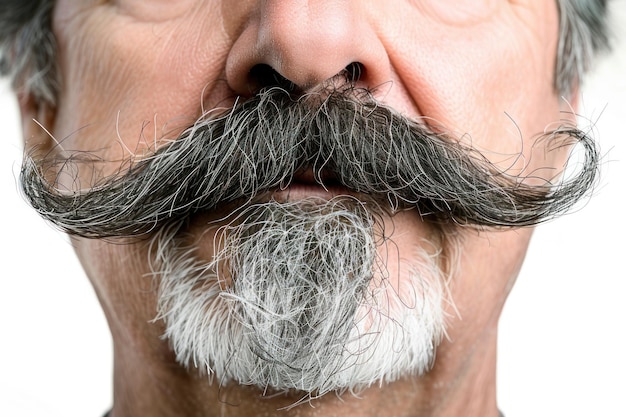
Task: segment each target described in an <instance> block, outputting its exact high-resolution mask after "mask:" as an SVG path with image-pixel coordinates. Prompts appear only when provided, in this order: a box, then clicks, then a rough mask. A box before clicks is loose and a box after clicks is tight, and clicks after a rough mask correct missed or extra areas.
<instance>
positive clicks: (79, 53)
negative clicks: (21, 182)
mask: <svg viewBox="0 0 626 417" xmlns="http://www.w3.org/2000/svg"><path fill="white" fill-rule="evenodd" d="M118 12H119V10H117V9H115V8H113V7H104V6H102V7H100V8H95V7H94V10H92V11H91V12H90V13H89V14H88V15H85V16H82V17H81V18H77V19H74V20H71V21H69V22H65V25H64V26H63V28H62V29H61V30H57V32H58V37H59V55H60V66H61V72H62V74H63V89H62V92H61V97H60V100H59V102H60V103H62V106H61V107H60V108H59V111H58V114H57V120H56V123H55V135H56V136H57V137H61V138H63V139H64V149H68V150H80V151H87V152H92V153H95V154H96V156H97V157H98V158H100V159H103V160H110V161H120V160H123V159H125V158H126V159H127V158H129V157H130V156H133V155H141V154H142V152H143V151H145V150H148V151H150V150H152V149H154V147H155V146H156V144H157V141H159V140H161V139H163V138H164V137H166V138H168V139H171V138H174V137H176V136H177V135H178V133H180V131H182V130H183V129H184V128H186V127H188V126H189V125H190V124H192V123H193V122H194V121H195V119H196V117H197V116H198V115H199V113H200V112H201V110H202V104H203V94H204V95H207V96H208V95H212V96H214V95H215V91H220V94H221V95H222V96H224V95H225V93H223V92H222V91H223V90H224V85H223V84H221V83H220V82H219V81H216V80H219V79H220V78H223V77H221V74H222V68H223V66H224V60H225V56H226V54H227V50H228V47H229V46H228V42H227V39H226V36H225V35H224V32H222V31H216V30H208V28H207V27H208V26H210V25H212V24H214V23H215V22H214V20H216V19H219V16H218V15H217V14H209V15H207V14H203V15H200V16H197V15H194V14H191V13H190V14H188V15H185V16H183V17H181V18H179V19H172V20H167V21H165V22H162V23H159V22H156V23H155V22H151V23H147V22H141V21H137V20H133V19H132V18H130V17H128V16H126V15H120V14H119V13H118ZM200 34H202V36H200ZM129 40H132V41H129ZM117 168H119V166H117V167H113V166H111V167H110V168H105V169H104V171H109V173H110V172H115V170H116V169H117Z"/></svg>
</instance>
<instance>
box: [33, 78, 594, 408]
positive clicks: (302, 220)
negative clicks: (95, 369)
mask: <svg viewBox="0 0 626 417" xmlns="http://www.w3.org/2000/svg"><path fill="white" fill-rule="evenodd" d="M545 139H546V140H550V144H551V145H552V146H554V147H556V148H558V147H559V146H562V145H567V144H571V143H579V144H581V145H582V147H583V149H584V150H585V159H584V163H583V167H582V169H580V171H579V172H578V173H577V175H575V176H573V177H571V178H569V179H568V180H567V181H563V182H557V183H556V184H553V183H552V182H551V181H550V179H546V182H545V184H540V185H530V184H527V183H526V182H525V179H524V178H521V177H519V176H510V175H508V174H507V173H506V172H502V171H501V170H500V169H498V168H497V167H496V166H495V165H493V164H491V163H490V162H489V161H488V160H487V159H486V158H485V157H483V156H482V155H481V154H480V153H478V152H477V151H475V150H473V149H470V148H468V147H467V146H465V145H463V144H461V143H459V142H458V141H455V140H453V139H451V138H447V137H445V136H444V135H442V134H440V133H435V132H433V131H432V130H430V129H428V128H426V127H425V126H423V125H421V124H419V123H416V122H414V121H411V120H408V119H407V118H405V117H403V116H401V115H399V114H398V113H397V112H395V111H394V110H392V109H390V108H388V107H385V106H383V105H381V104H379V103H377V102H376V101H375V100H374V99H373V98H372V97H371V96H370V95H369V94H367V93H366V92H362V91H361V92H359V91H356V90H353V89H343V90H339V89H338V90H333V91H324V92H323V93H312V94H307V95H305V96H302V97H299V98H294V97H293V96H292V95H290V94H289V93H287V92H286V91H284V90H281V89H278V88H271V89H267V90H264V91H262V92H261V93H260V94H258V95H257V96H256V97H254V98H252V99H251V100H248V101H245V102H242V103H238V104H237V105H235V106H234V107H233V109H232V110H231V111H229V112H228V113H226V114H224V115H222V116H218V117H214V116H206V117H203V118H201V119H200V120H199V121H198V122H197V123H196V124H195V125H194V126H192V127H191V128H189V129H188V130H186V131H185V132H184V133H183V134H182V135H181V137H180V138H178V139H177V140H175V141H173V142H172V143H171V144H170V145H168V146H166V147H163V148H161V149H159V150H158V151H156V153H155V154H154V155H152V156H150V157H147V158H144V159H142V160H139V161H136V162H135V163H134V164H133V166H132V167H131V168H130V170H129V171H128V172H127V173H125V174H124V175H123V176H119V177H114V178H110V179H107V180H103V181H100V182H99V183H98V185H97V186H95V187H91V189H89V190H86V191H79V192H74V193H67V192H60V191H59V190H57V189H56V188H55V187H54V184H49V183H47V182H46V180H45V168H44V167H45V166H47V167H48V168H49V167H50V161H35V160H32V159H26V161H25V164H24V167H23V171H22V185H23V189H24V193H25V195H26V196H27V198H28V199H29V201H30V202H31V204H32V205H33V206H34V207H35V208H36V209H37V210H38V211H39V212H40V213H41V214H42V216H44V217H45V218H47V219H48V220H50V221H52V222H53V223H54V224H55V225H57V226H58V227H60V228H61V229H63V230H65V231H66V232H68V233H70V234H74V235H77V236H81V237H86V238H105V237H129V236H145V235H148V236H151V237H152V238H153V244H154V251H153V253H155V257H156V259H155V261H156V262H154V265H155V273H156V274H157V275H158V276H159V278H160V289H159V318H161V319H163V320H164V322H165V324H166V329H167V330H166V337H167V338H168V339H169V340H170V342H171V343H172V347H173V349H174V351H175V353H176V355H177V358H178V360H179V361H180V363H182V364H184V365H186V366H189V367H198V368H200V369H201V370H205V371H206V372H207V373H209V374H210V375H212V376H214V377H216V378H217V379H218V381H219V382H220V383H222V384H227V383H229V382H230V381H234V382H236V383H239V384H247V385H255V386H258V387H260V388H262V389H272V390H283V391H284V390H298V391H303V392H305V393H307V394H308V395H309V396H316V395H323V394H325V393H327V392H329V391H343V390H350V391H355V390H359V389H360V388H363V387H367V386H370V385H372V384H375V383H384V382H389V381H394V380H396V379H398V378H401V377H402V376H407V375H421V374H423V373H424V372H426V371H427V370H428V369H429V367H430V366H431V365H432V363H433V359H434V355H435V348H436V346H437V344H438V343H439V341H440V339H441V336H442V334H443V333H444V330H445V327H444V307H443V305H444V303H445V296H444V294H445V291H444V287H445V282H446V280H447V279H449V276H450V274H449V268H447V267H446V265H444V264H445V262H443V261H442V260H441V258H440V257H439V256H436V255H434V254H436V253H437V251H438V250H440V249H442V247H441V246H440V243H441V242H431V243H430V245H431V246H432V247H434V248H435V249H434V250H431V251H428V250H425V249H424V248H425V247H428V245H425V246H424V248H416V249H415V253H414V254H412V255H414V256H411V260H410V262H412V264H411V265H410V269H411V270H412V273H411V274H408V275H409V276H402V277H391V276H390V273H389V271H388V270H387V268H386V262H385V260H384V259H381V258H380V257H378V255H377V254H379V253H380V252H381V250H385V249H384V247H385V245H386V244H387V243H388V241H387V236H385V233H384V227H383V226H382V225H383V222H382V221H380V220H379V219H380V218H381V217H385V216H387V217H389V216H390V215H393V214H394V213H396V212H397V211H398V210H409V209H410V210H414V212H415V213H416V214H417V215H419V216H421V217H422V218H423V219H424V220H426V221H428V223H429V224H435V225H444V224H454V225H463V226H469V227H494V228H501V227H521V226H528V225H534V224H537V223H539V222H542V221H545V220H547V219H550V218H552V217H554V216H557V215H559V214H560V213H563V212H565V211H566V210H568V209H569V208H570V207H571V206H572V205H573V204H575V203H576V202H577V201H579V200H580V198H582V197H583V196H584V195H585V194H586V193H587V192H588V191H589V190H590V189H591V188H592V186H593V184H594V182H595V178H596V173H597V167H598V164H599V162H598V161H599V156H598V152H597V150H596V148H595V145H594V143H593V141H592V140H591V139H590V138H589V137H587V136H586V135H585V134H584V133H583V132H581V131H578V130H576V129H574V128H569V127H567V128H562V129H558V130H556V131H554V132H551V133H550V134H549V135H547V137H546V138H545ZM68 162H69V163H71V162H72V161H67V160H64V161H62V163H63V164H68ZM73 162H75V163H89V161H87V162H86V161H81V160H75V161H73ZM305 170H311V171H312V172H313V173H314V176H315V178H316V180H317V181H318V182H319V183H320V184H321V185H322V186H326V185H333V184H339V185H341V186H343V187H345V188H346V189H348V190H350V193H351V194H352V195H353V196H352V197H344V198H339V199H332V200H330V201H323V202H320V201H311V200H304V201H301V202H297V203H279V202H277V201H272V200H271V197H270V196H271V194H272V192H273V191H275V190H281V189H284V188H286V187H288V186H289V184H291V183H292V182H293V181H294V178H296V179H297V177H298V175H299V174H300V173H302V172H303V171H305ZM355 196H359V197H358V199H356V197H355ZM233 205H234V206H236V207H240V208H239V209H237V210H235V211H234V213H233V214H232V216H231V218H230V219H228V220H227V226H226V227H224V228H222V229H220V231H219V233H218V234H217V236H218V238H216V239H217V240H216V241H217V242H218V244H217V245H216V246H217V247H218V249H217V250H216V253H215V254H214V256H213V257H212V258H211V259H204V258H202V257H201V256H199V255H198V253H197V248H195V247H194V246H190V245H189V244H187V242H185V239H183V238H182V237H181V236H182V235H183V234H182V233H181V231H183V230H184V229H185V227H186V225H187V224H188V222H189V221H190V219H193V218H195V217H196V216H198V215H201V214H202V213H207V212H212V211H215V210H218V209H221V208H223V207H226V206H229V207H230V206H233ZM377 219H378V220H377ZM207 227H208V226H207ZM376 236H378V238H376ZM392 282H401V283H402V284H403V286H404V287H405V288H406V289H408V290H406V289H400V288H398V285H393V284H392ZM407 294H408V295H407Z"/></svg>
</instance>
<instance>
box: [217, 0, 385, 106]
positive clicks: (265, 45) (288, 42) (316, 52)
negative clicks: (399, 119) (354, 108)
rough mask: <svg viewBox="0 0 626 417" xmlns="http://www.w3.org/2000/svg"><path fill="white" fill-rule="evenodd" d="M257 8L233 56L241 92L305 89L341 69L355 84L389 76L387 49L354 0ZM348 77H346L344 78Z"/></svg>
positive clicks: (230, 75)
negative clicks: (277, 88)
mask: <svg viewBox="0 0 626 417" xmlns="http://www.w3.org/2000/svg"><path fill="white" fill-rule="evenodd" d="M259 3H261V5H260V6H258V8H259V10H257V11H256V13H251V16H252V17H251V18H250V20H249V21H248V22H247V25H246V26H245V27H244V29H243V31H242V32H241V34H240V35H239V37H238V38H237V39H236V41H235V43H234V45H233V47H232V49H231V51H230V53H229V56H228V60H227V64H226V78H227V80H228V83H229V85H230V87H231V88H232V89H233V90H234V91H236V92H237V93H239V94H242V95H249V94H253V93H255V92H256V91H258V90H259V89H260V88H263V87H266V86H279V87H282V88H285V89H286V90H288V91H291V92H305V91H307V90H311V89H313V88H315V87H316V86H319V85H321V84H324V83H326V82H328V81H329V80H332V79H335V78H336V77H337V76H338V75H339V76H341V78H343V79H344V80H345V81H347V82H350V83H352V84H355V85H356V84H357V83H359V84H360V85H361V86H371V85H373V84H374V83H375V82H376V81H375V80H376V79H377V78H379V79H380V82H381V83H382V82H383V81H387V80H385V75H384V74H385V73H386V72H387V69H386V64H387V60H386V54H385V51H384V48H383V46H382V45H381V43H380V41H379V39H378V38H377V37H376V35H375V33H374V31H373V29H372V28H371V27H370V26H369V25H368V24H367V20H366V19H364V18H362V16H361V15H360V13H359V8H358V7H356V6H354V5H353V4H356V5H358V3H353V2H351V1H349V0H348V1H335V0H325V1H302V0H290V1H280V0H266V1H264V2H259ZM344 80H342V81H344Z"/></svg>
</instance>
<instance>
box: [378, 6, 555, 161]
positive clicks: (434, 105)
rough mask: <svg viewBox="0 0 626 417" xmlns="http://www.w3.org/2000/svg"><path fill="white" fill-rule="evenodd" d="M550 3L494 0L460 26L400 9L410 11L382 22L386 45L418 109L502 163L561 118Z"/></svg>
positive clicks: (434, 123) (527, 147)
mask: <svg viewBox="0 0 626 417" xmlns="http://www.w3.org/2000/svg"><path fill="white" fill-rule="evenodd" d="M427 3H428V4H431V3H429V2H427ZM487 3H489V2H487ZM545 3H546V4H548V3H549V2H545ZM481 4H482V3H481ZM553 6H554V5H551V6H550V7H548V6H546V5H544V6H542V7H537V8H536V10H533V12H532V13H530V12H520V11H518V10H517V9H515V8H514V7H512V6H510V5H508V4H506V5H502V4H501V5H500V6H499V7H497V8H496V10H491V11H490V13H488V14H486V15H485V16H483V17H482V18H481V19H483V20H480V21H478V22H474V21H472V22H470V23H468V24H467V25H465V26H460V27H458V26H454V25H450V24H448V23H446V21H442V19H441V18H440V19H439V20H437V19H432V18H431V19H427V18H425V17H424V14H423V13H416V11H415V10H413V9H407V10H404V14H405V15H407V16H411V17H412V18H411V19H406V20H403V21H399V20H398V19H397V18H396V19H395V21H397V22H400V23H398V24H397V25H396V27H395V28H388V30H387V33H388V34H390V35H389V36H388V38H387V39H386V47H387V49H388V51H389V54H390V58H391V60H392V63H393V65H394V67H395V69H396V71H397V73H398V76H399V78H400V82H401V86H402V87H403V88H404V89H406V91H408V92H409V95H410V96H411V97H412V98H413V101H414V103H415V107H416V111H417V112H418V114H419V116H423V117H425V120H426V122H427V123H429V124H431V125H432V126H433V128H436V129H437V128H438V129H443V130H444V131H446V132H450V133H452V134H453V135H455V136H457V137H459V138H462V139H463V140H467V141H468V142H470V141H471V144H472V145H473V146H475V147H476V148H478V149H479V150H481V151H484V152H486V155H487V156H488V157H490V159H492V160H493V162H496V163H499V162H501V164H502V166H503V167H508V166H509V165H510V164H511V161H512V160H513V159H514V157H515V156H516V155H519V153H520V152H527V151H528V152H530V149H531V144H532V143H531V142H532V141H533V140H534V137H535V135H537V134H538V133H541V132H543V131H544V129H545V128H546V127H547V126H548V125H549V124H550V123H552V122H554V121H555V120H559V119H560V118H561V115H560V106H559V99H558V95H557V93H556V92H555V90H554V84H553V80H554V68H555V55H556V37H557V28H558V22H557V20H556V11H554V10H552V8H553ZM487 9H488V8H487ZM544 9H546V10H544ZM548 9H549V10H548ZM524 13H528V16H527V15H525V14H524ZM541 14H545V16H544V17H543V18H541V19H538V18H537V16H538V15H541ZM533 19H535V20H533ZM404 22H407V23H404ZM408 22H410V23H408ZM533 22H534V23H533ZM524 156H525V159H526V160H529V159H531V158H529V157H530V153H526V154H524ZM522 159H524V158H521V159H520V164H521V163H522V162H521V160H522ZM517 168H519V167H517Z"/></svg>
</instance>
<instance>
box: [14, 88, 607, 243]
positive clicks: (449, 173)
mask: <svg viewBox="0 0 626 417" xmlns="http://www.w3.org/2000/svg"><path fill="white" fill-rule="evenodd" d="M543 140H546V141H549V142H546V144H548V145H549V146H554V147H557V148H558V147H559V146H563V145H566V144H573V143H579V144H581V145H582V147H583V149H584V154H585V156H584V162H583V164H582V168H581V169H580V171H579V172H578V173H577V174H576V175H575V176H574V177H573V178H570V179H568V180H567V181H566V182H562V183H559V184H558V185H553V184H550V183H549V181H548V180H546V182H545V184H544V185H539V186H536V185H532V186H531V185H528V184H525V183H524V182H523V181H522V180H523V178H520V177H517V176H510V175H508V174H507V173H506V172H502V171H501V170H500V169H498V168H497V167H496V166H494V165H493V164H492V163H490V162H489V161H488V160H487V159H486V158H485V157H484V156H483V155H481V154H480V153H479V152H477V151H475V150H473V149H471V148H469V147H467V146H464V145H462V144H459V143H458V142H456V141H454V140H452V139H450V138H447V137H445V136H444V135H441V134H436V133H433V132H431V131H429V130H428V129H427V128H425V127H424V126H423V125H421V124H419V123H417V122H414V121H411V120H409V119H407V118H405V117H403V116H401V115H400V114H398V113H397V112H395V111H394V110H393V109H391V108H389V107H386V106H383V105H381V104H379V103H377V102H376V101H375V100H374V99H373V98H372V97H371V96H370V94H369V93H367V92H364V91H362V92H355V91H354V90H335V91H330V92H325V93H324V94H309V95H305V96H302V97H299V98H294V97H292V96H291V95H290V94H289V93H287V92H286V91H284V90H282V89H279V88H271V89H267V90H264V91H262V92H261V93H259V94H258V95H257V96H255V97H254V98H251V99H249V100H247V101H243V102H241V103H238V104H236V105H235V106H234V107H233V108H232V110H231V111H229V112H228V113H226V114H223V115H221V116H219V117H207V118H202V119H200V120H199V121H198V122H197V123H196V124H195V125H194V126H192V127H191V128H189V129H187V130H186V131H185V132H184V133H183V134H182V135H181V136H180V137H179V138H178V139H177V140H175V141H173V142H172V143H171V145H167V146H166V147H163V148H161V149H159V150H158V151H156V152H155V154H154V155H153V156H151V157H149V158H146V159H143V160H141V161H139V162H136V163H134V164H133V165H132V166H131V168H130V169H129V170H128V172H126V173H125V174H124V175H122V176H116V177H113V178H108V179H106V180H103V181H99V182H98V184H99V185H98V186H97V187H94V188H92V189H90V190H89V191H85V192H80V193H73V194H67V193H62V192H59V191H58V190H57V189H55V187H54V184H50V183H48V182H46V180H45V179H44V178H45V176H44V172H43V169H44V168H43V167H44V166H46V163H47V162H46V161H35V160H34V159H32V158H26V159H25V161H24V163H23V166H22V173H21V184H22V189H23V192H24V195H25V196H26V198H27V200H28V201H29V203H30V204H31V205H32V206H33V207H34V208H35V209H36V210H38V211H39V213H40V214H41V215H42V216H43V217H44V218H46V219H47V220H49V221H50V222H52V223H53V224H55V225H56V226H57V227H59V228H60V229H62V230H63V231H65V232H67V233H70V234H73V235H78V236H82V237H88V238H102V237H121V236H139V235H143V234H146V233H149V232H151V231H153V230H154V229H155V228H158V227H161V226H163V225H164V224H169V223H171V222H177V221H184V220H185V219H187V218H189V217H190V216H193V215H194V214H196V213H198V212H202V211H207V210H214V209H216V208H218V207H220V206H222V205H224V204H227V203H231V202H237V201H241V204H242V205H245V204H246V203H249V202H252V201H253V200H254V199H256V198H259V197H261V196H262V195H264V194H265V193H267V192H269V191H272V190H275V189H282V188H285V187H287V186H288V185H289V184H290V183H291V182H292V181H293V179H294V175H296V174H297V173H298V172H301V171H302V170H306V169H312V170H313V172H314V173H315V174H316V177H317V178H318V180H319V182H320V183H322V184H323V182H324V178H329V177H330V178H332V179H333V181H336V182H339V183H340V184H342V185H344V186H345V187H347V188H349V189H350V190H352V191H354V192H356V193H363V194H367V195H368V197H371V198H372V199H375V200H376V201H378V202H380V203H383V204H385V205H386V206H387V207H390V209H391V211H393V210H397V209H405V208H415V209H417V210H418V211H419V213H420V214H421V215H422V216H424V217H425V218H428V219H430V220H432V221H436V222H444V223H449V222H453V223H456V224H459V225H467V226H479V227H480V226H485V227H521V226H531V225H535V224H538V223H540V222H543V221H545V220H547V219H551V218H553V217H555V216H558V215H559V214H562V213H563V212H565V211H567V210H568V209H570V208H571V207H572V206H573V205H574V204H575V203H576V202H578V201H579V200H580V199H581V198H582V197H584V196H585V195H586V194H587V193H588V192H589V191H590V190H591V189H592V188H593V185H594V184H595V181H596V178H597V174H598V167H599V160H600V158H599V153H598V150H597V148H596V145H595V143H594V141H593V140H592V139H591V138H590V137H589V136H588V135H586V134H585V133H584V132H582V131H580V130H578V129H576V128H573V127H571V126H568V127H564V128H561V129H558V130H556V131H553V132H551V133H549V134H546V137H544V138H543ZM75 162H76V163H83V162H81V161H78V160H77V161H75ZM64 163H67V161H64ZM49 165H50V164H49V163H48V166H49Z"/></svg>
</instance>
